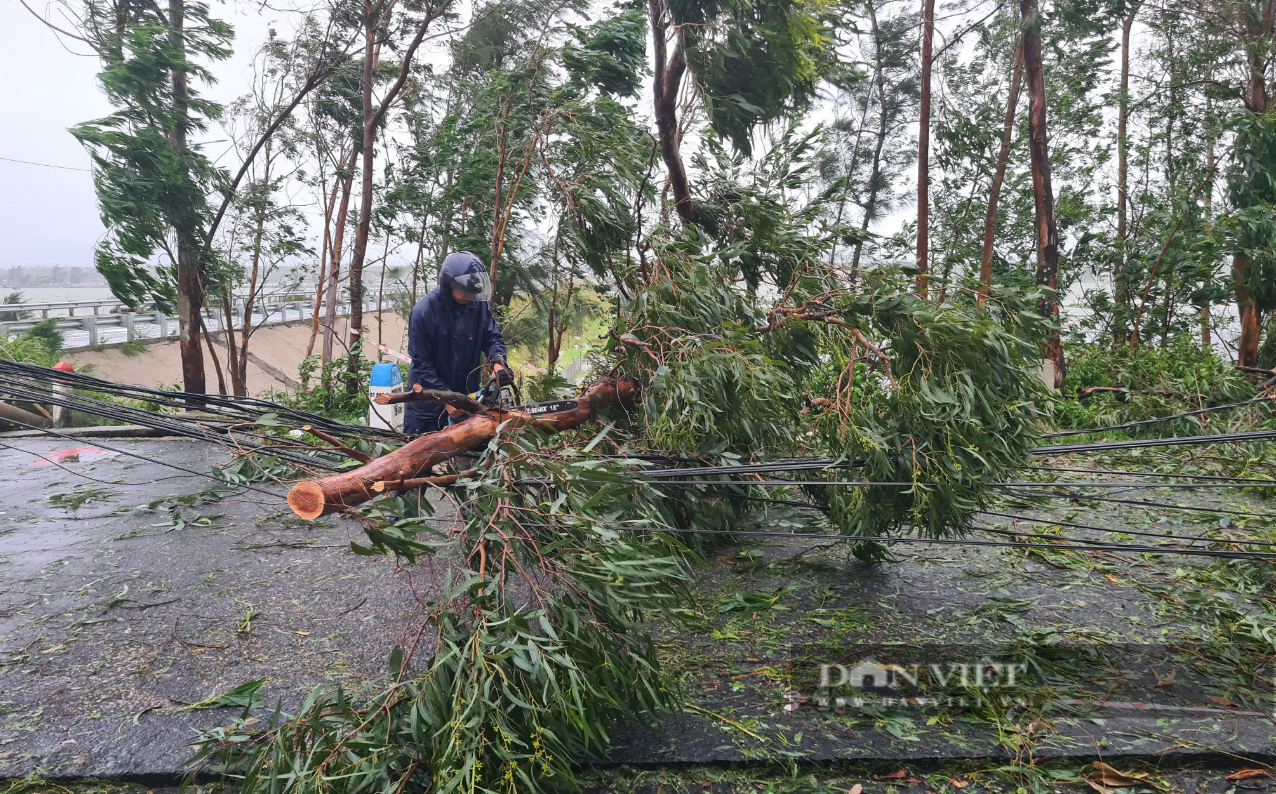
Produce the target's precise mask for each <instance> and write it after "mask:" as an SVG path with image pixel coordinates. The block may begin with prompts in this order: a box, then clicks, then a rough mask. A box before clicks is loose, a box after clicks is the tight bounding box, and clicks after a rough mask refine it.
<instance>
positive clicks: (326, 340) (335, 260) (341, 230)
mask: <svg viewBox="0 0 1276 794" xmlns="http://www.w3.org/2000/svg"><path fill="white" fill-rule="evenodd" d="M358 156H359V149H358V147H352V148H351V150H350V157H349V159H348V160H347V161H346V162H347V164H348V165H349V168H348V169H347V170H346V172H345V176H344V177H343V178H342V182H341V204H340V206H338V207H337V219H336V223H335V224H334V227H333V232H332V250H331V251H330V252H329V254H330V257H329V263H328V296H327V325H326V326H325V328H324V329H323V363H325V364H327V363H328V362H330V361H332V337H333V334H334V333H335V331H336V325H337V291H338V286H339V285H340V283H341V254H342V248H343V246H344V244H345V240H346V219H347V218H348V217H349V215H350V193H351V191H352V189H353V187H354V161H355V158H356V157H358Z"/></svg>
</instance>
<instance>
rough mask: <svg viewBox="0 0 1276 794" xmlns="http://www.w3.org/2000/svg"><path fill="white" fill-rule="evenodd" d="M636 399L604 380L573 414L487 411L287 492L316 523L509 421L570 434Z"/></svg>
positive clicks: (628, 388)
mask: <svg viewBox="0 0 1276 794" xmlns="http://www.w3.org/2000/svg"><path fill="white" fill-rule="evenodd" d="M633 395H634V384H633V383H632V382H630V381H623V380H622V381H604V382H602V383H598V384H595V385H594V386H592V387H590V389H589V390H588V391H587V392H585V394H584V395H583V396H582V397H580V398H579V399H578V400H577V401H576V408H575V409H573V410H569V411H559V412H557V413H552V414H545V415H543V416H532V415H530V414H527V413H524V412H522V411H487V412H486V413H482V414H478V415H476V416H472V417H470V418H469V419H466V420H465V421H463V422H460V423H458V424H455V425H452V426H450V427H446V428H444V429H443V430H440V431H438V432H437V433H429V434H427V435H423V436H421V437H420V438H417V439H414V440H412V441H409V442H408V443H407V444H404V445H403V446H402V447H400V448H399V449H396V450H395V451H393V452H391V453H389V454H388V455H383V456H381V457H379V458H374V459H373V460H371V461H369V462H368V463H366V464H364V465H363V466H360V467H359V468H357V469H352V470H350V471H347V472H342V473H340V474H334V475H332V476H331V477H324V478H323V479H320V480H305V481H303V482H299V483H297V484H296V485H294V486H293V488H292V490H291V491H289V492H288V506H289V507H290V508H292V511H293V512H294V513H296V514H297V516H298V517H300V518H304V519H306V520H308V521H313V520H314V519H316V518H319V517H321V516H326V515H328V514H330V513H335V512H337V511H338V510H342V509H344V508H347V507H353V506H354V505H357V504H361V503H363V502H366V501H368V500H369V499H372V498H373V497H376V496H378V495H380V494H379V493H378V492H377V490H376V489H375V488H374V486H375V485H376V484H377V483H380V482H385V481H401V480H411V479H413V478H416V477H419V476H421V474H422V473H423V472H426V471H427V470H429V468H430V467H431V466H434V465H435V464H438V463H442V462H443V461H445V460H448V459H449V458H452V457H455V456H456V455H459V454H460V453H462V452H468V451H470V450H475V449H481V448H482V447H484V446H485V445H486V444H487V443H488V442H489V441H491V440H492V439H493V438H495V437H496V430H497V428H498V427H499V426H500V425H501V423H502V422H509V425H507V427H515V428H517V427H521V426H524V425H535V426H536V427H539V428H542V429H544V430H548V431H550V432H559V431H562V430H570V429H572V428H574V427H578V426H580V425H582V424H584V423H585V422H587V421H588V420H589V419H591V418H592V417H593V416H594V412H595V411H596V410H597V409H598V408H601V407H604V406H607V405H615V404H620V405H626V404H629V403H631V401H632V399H633ZM383 488H384V486H383Z"/></svg>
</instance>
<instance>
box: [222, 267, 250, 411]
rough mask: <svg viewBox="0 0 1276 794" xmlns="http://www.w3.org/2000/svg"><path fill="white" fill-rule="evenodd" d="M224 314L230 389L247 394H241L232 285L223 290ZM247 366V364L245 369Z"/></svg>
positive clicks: (223, 331)
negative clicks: (231, 319) (233, 320)
mask: <svg viewBox="0 0 1276 794" xmlns="http://www.w3.org/2000/svg"><path fill="white" fill-rule="evenodd" d="M221 299H222V314H223V315H225V317H226V324H225V327H224V328H223V329H222V333H224V334H225V335H226V369H228V370H230V391H231V394H234V395H236V396H245V395H243V394H240V387H241V386H242V382H241V381H242V375H241V374H240V369H239V345H238V344H237V343H236V341H235V324H234V323H232V322H231V321H230V318H231V317H232V316H234V315H233V312H234V310H235V306H234V304H233V303H232V301H231V294H230V287H226V288H225V289H223V290H222V294H221ZM246 369H247V367H246V366H245V370H246Z"/></svg>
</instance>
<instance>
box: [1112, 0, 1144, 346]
mask: <svg viewBox="0 0 1276 794" xmlns="http://www.w3.org/2000/svg"><path fill="white" fill-rule="evenodd" d="M1138 12H1139V3H1134V4H1132V5H1131V6H1130V13H1129V14H1127V15H1126V17H1125V19H1124V20H1122V21H1121V88H1120V95H1119V96H1118V97H1117V233H1116V249H1117V260H1116V265H1115V267H1114V272H1113V274H1112V291H1113V298H1114V303H1116V318H1115V322H1114V323H1113V330H1114V331H1115V337H1116V339H1117V340H1118V341H1124V340H1125V338H1126V336H1127V332H1126V324H1125V320H1124V314H1125V312H1128V311H1129V309H1130V304H1131V303H1132V301H1133V298H1134V296H1133V294H1132V292H1131V289H1130V287H1131V284H1130V280H1129V274H1128V273H1127V271H1126V236H1127V235H1128V228H1129V217H1130V195H1129V185H1130V180H1129V175H1130V136H1129V132H1128V130H1129V123H1130V30H1131V29H1132V28H1133V27H1134V17H1135V15H1136V14H1138Z"/></svg>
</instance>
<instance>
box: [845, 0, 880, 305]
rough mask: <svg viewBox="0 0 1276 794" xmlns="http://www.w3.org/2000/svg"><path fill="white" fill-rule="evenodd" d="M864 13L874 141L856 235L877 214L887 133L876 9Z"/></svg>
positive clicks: (854, 261)
mask: <svg viewBox="0 0 1276 794" xmlns="http://www.w3.org/2000/svg"><path fill="white" fill-rule="evenodd" d="M866 7H867V9H868V18H869V22H870V23H871V24H872V32H873V60H874V64H873V82H874V84H875V86H876V89H877V111H878V120H877V141H876V142H875V143H874V145H873V165H872V167H871V168H870V169H869V174H868V201H866V202H864V217H863V218H861V219H860V231H861V232H867V231H868V225H869V223H871V222H872V220H873V217H874V215H876V213H877V195H878V184H879V182H880V181H881V176H880V174H881V169H882V148H883V147H884V146H885V144H886V134H887V132H889V129H888V121H887V117H886V76H885V74H884V72H885V71H886V64H885V62H884V61H885V59H884V57H883V55H882V49H881V46H880V45H881V41H880V38H879V36H880V30H881V29H880V27H879V26H878V24H877V9H876V8H875V7H874V6H873V3H872V2H869V3H867V4H866ZM865 236H866V235H860V239H858V240H856V241H855V254H854V255H853V256H852V257H851V283H852V284H854V283H855V282H856V281H857V280H858V279H859V272H860V257H861V256H862V255H863V253H864V237H865Z"/></svg>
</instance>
